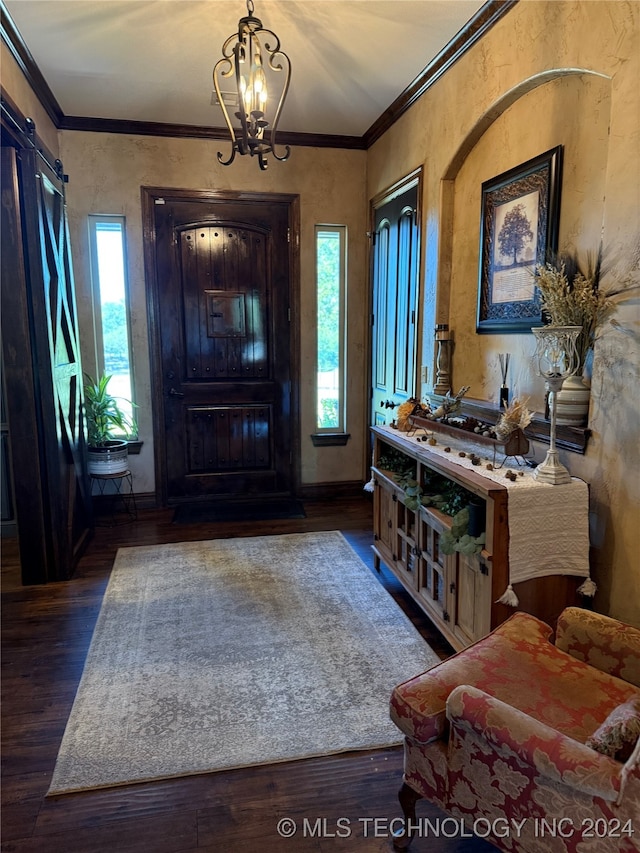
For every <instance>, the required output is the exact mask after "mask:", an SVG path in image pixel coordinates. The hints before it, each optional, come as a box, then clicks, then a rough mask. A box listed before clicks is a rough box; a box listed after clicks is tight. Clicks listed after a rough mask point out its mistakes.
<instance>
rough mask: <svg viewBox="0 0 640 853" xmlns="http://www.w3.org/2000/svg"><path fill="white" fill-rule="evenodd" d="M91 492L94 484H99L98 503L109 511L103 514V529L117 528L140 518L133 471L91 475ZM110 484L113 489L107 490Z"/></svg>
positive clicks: (101, 524)
mask: <svg viewBox="0 0 640 853" xmlns="http://www.w3.org/2000/svg"><path fill="white" fill-rule="evenodd" d="M89 476H90V477H91V486H92V488H91V491H92V493H93V483H94V482H95V483H96V484H97V488H98V492H97V494H96V497H97V498H98V501H99V502H100V503H101V504H102V505H103V506H104V507H105V508H107V507H108V511H106V512H104V513H103V514H102V518H103V519H104V520H103V521H102V522H100V523H99V526H102V527H115V526H116V525H118V524H128V523H130V522H132V521H136V519H137V518H138V508H137V506H136V497H135V495H134V493H133V478H132V476H131V471H129V470H127V471H122V472H120V473H119V474H90V475H89ZM109 483H111V484H112V487H109V488H107V486H108V485H109Z"/></svg>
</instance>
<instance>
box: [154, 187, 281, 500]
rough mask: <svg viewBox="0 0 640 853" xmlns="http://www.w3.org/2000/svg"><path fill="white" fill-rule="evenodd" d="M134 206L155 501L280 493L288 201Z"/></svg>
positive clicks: (169, 197) (189, 200)
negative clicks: (143, 254) (152, 350)
mask: <svg viewBox="0 0 640 853" xmlns="http://www.w3.org/2000/svg"><path fill="white" fill-rule="evenodd" d="M172 193H173V194H172ZM143 195H144V196H145V197H146V203H145V209H146V211H147V213H148V217H149V218H151V219H152V228H153V234H154V240H153V245H154V252H153V255H154V256H153V258H151V257H150V256H149V253H148V255H147V259H148V261H149V262H152V267H148V268H149V269H151V268H152V269H153V270H154V275H153V276H152V278H153V279H154V280H155V287H154V288H153V291H154V299H153V307H154V310H153V312H152V315H151V323H152V324H153V325H154V329H153V330H152V331H153V333H154V337H155V340H156V353H157V365H156V367H157V370H156V383H155V388H156V395H155V396H156V406H157V408H158V409H159V417H158V420H157V421H156V423H157V424H158V426H159V430H157V433H158V432H159V435H158V434H156V444H157V454H158V456H157V463H158V464H157V465H156V471H157V473H159V478H160V482H159V485H160V488H161V492H163V498H164V500H165V501H166V502H168V503H177V502H180V501H183V500H187V499H193V498H204V497H228V496H245V495H273V494H290V493H292V492H293V491H294V490H295V483H296V476H295V470H296V469H295V465H294V452H293V450H294V435H295V430H294V426H293V422H294V419H295V413H294V404H293V400H294V395H293V393H292V392H293V383H292V372H295V371H292V365H293V364H294V363H295V356H294V346H293V341H294V339H295V336H294V334H292V319H293V316H294V312H293V300H292V292H291V291H292V288H291V257H290V249H291V243H290V234H291V229H292V225H291V222H290V220H291V216H292V210H291V207H292V201H293V199H292V198H291V197H286V198H285V197H282V196H278V197H274V198H273V199H269V198H267V197H260V198H259V199H258V198H255V197H254V198H252V197H251V195H250V194H242V196H241V197H233V196H231V195H230V194H226V195H225V196H222V197H220V196H217V195H216V194H213V193H211V194H206V193H203V194H200V193H193V194H190V193H188V192H182V193H176V191H171V190H151V189H145V190H143ZM158 439H159V440H158Z"/></svg>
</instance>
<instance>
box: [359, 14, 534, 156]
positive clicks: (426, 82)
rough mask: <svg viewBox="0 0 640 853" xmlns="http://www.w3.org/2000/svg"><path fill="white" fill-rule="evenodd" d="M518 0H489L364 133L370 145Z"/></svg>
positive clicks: (368, 146)
mask: <svg viewBox="0 0 640 853" xmlns="http://www.w3.org/2000/svg"><path fill="white" fill-rule="evenodd" d="M517 3H518V0H489V2H488V3H485V4H484V6H482V7H481V8H480V9H478V11H477V12H476V14H475V15H474V16H473V18H471V19H470V20H469V21H468V22H467V24H465V26H464V27H463V28H462V29H461V30H460V32H459V33H458V34H457V35H455V36H454V37H453V38H452V39H451V41H450V42H449V43H448V44H447V45H446V46H445V47H444V48H443V49H442V50H441V51H440V53H439V54H438V55H437V56H436V57H434V58H433V59H432V60H431V62H430V63H429V64H428V65H427V67H426V68H425V69H424V70H423V71H421V72H420V74H419V75H418V76H417V77H416V79H415V80H414V81H413V82H412V83H410V84H409V85H408V86H407V88H406V89H405V90H404V92H402V94H401V95H399V96H398V97H397V98H396V100H395V101H394V102H393V103H392V104H391V106H390V107H388V108H387V109H386V110H385V111H384V112H383V113H382V115H381V116H380V117H379V118H377V119H376V121H374V123H373V124H372V125H371V127H370V128H369V130H367V131H366V133H365V134H364V136H363V139H364V140H365V143H366V147H367V148H370V147H371V146H372V145H373V143H374V142H376V141H377V140H378V139H380V137H381V136H382V135H383V134H384V133H386V131H387V130H389V128H390V127H391V126H392V125H393V124H395V122H397V121H398V119H399V118H400V116H401V115H403V114H404V113H406V112H407V110H408V109H409V108H410V107H411V106H413V104H415V102H416V101H417V100H418V99H419V98H421V97H422V95H424V93H425V92H426V91H427V89H429V88H430V87H431V86H433V84H434V83H435V82H436V81H437V80H439V79H440V77H442V75H443V74H444V73H445V72H446V71H448V70H449V69H450V68H451V66H452V65H453V64H454V63H455V62H457V61H458V59H460V57H461V56H463V55H464V54H465V53H466V52H467V51H468V50H469V49H470V48H471V47H473V45H474V44H475V43H476V42H477V41H479V40H480V39H481V38H482V37H483V36H484V35H485V34H486V33H487V32H488V31H489V30H490V29H491V27H493V26H494V24H497V23H498V21H499V20H501V19H502V18H503V17H504V16H505V15H506V14H507V12H509V11H510V10H511V9H512V8H513V7H514V6H515V5H516V4H517Z"/></svg>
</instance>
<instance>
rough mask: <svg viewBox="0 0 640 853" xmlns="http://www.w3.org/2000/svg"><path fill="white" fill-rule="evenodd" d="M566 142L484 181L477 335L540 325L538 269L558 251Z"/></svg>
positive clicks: (519, 330)
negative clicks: (535, 276)
mask: <svg viewBox="0 0 640 853" xmlns="http://www.w3.org/2000/svg"><path fill="white" fill-rule="evenodd" d="M561 182H562V146H561V145H559V146H558V147H557V148H552V149H551V150H550V151H546V152H545V153H544V154H540V155H539V156H538V157H534V158H533V160H529V161H528V162H526V163H523V164H522V165H521V166H517V167H516V168H515V169H510V170H509V171H508V172H504V173H503V174H502V175H498V177H496V178H492V179H491V180H490V181H485V182H484V183H483V184H482V213H481V220H480V275H479V278H480V281H479V287H478V319H477V326H476V330H477V331H478V332H479V333H494V334H495V333H497V332H524V331H529V330H530V329H531V327H532V326H536V325H540V324H541V323H542V312H541V307H540V300H539V298H538V294H537V290H536V286H535V278H534V275H535V268H536V266H537V265H538V264H544V263H546V261H547V260H548V259H549V258H550V257H551V256H553V255H554V254H555V253H556V252H557V250H558V222H559V219H560V188H561Z"/></svg>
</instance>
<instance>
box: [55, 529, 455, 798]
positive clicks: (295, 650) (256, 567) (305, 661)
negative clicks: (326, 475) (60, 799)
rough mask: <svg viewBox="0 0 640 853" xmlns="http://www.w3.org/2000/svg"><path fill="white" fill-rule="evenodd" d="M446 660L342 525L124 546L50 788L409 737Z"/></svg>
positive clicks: (317, 752) (333, 750)
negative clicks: (406, 703)
mask: <svg viewBox="0 0 640 853" xmlns="http://www.w3.org/2000/svg"><path fill="white" fill-rule="evenodd" d="M437 661H438V658H437V655H436V654H435V652H433V651H432V649H430V648H429V646H428V645H427V644H426V643H425V641H424V640H423V639H422V638H421V637H420V635H419V634H418V633H417V631H416V630H415V628H414V627H413V625H412V624H411V622H410V621H409V620H408V619H407V618H406V617H405V615H404V614H403V613H402V611H401V610H400V609H399V608H398V606H397V605H396V604H395V602H394V601H393V599H392V598H391V596H390V595H389V594H388V593H387V592H386V590H385V589H384V588H383V587H382V586H381V585H380V584H379V583H378V581H377V580H376V578H375V577H374V576H373V574H372V572H371V571H370V570H369V569H368V568H367V567H366V566H365V564H364V563H363V562H362V561H361V560H360V558H359V557H358V556H357V555H356V553H355V552H354V551H353V550H352V549H351V547H350V546H349V544H348V543H347V541H346V540H345V539H344V537H343V536H342V534H341V533H339V532H337V531H331V532H322V533H302V534H293V535H286V536H285V535H281V536H260V537H250V538H239V539H217V540H212V541H207V542H189V543H178V544H170V545H160V546H143V547H136V548H122V549H120V550H119V551H118V554H117V557H116V561H115V564H114V567H113V571H112V574H111V578H110V581H109V584H108V587H107V590H106V592H105V596H104V600H103V604H102V608H101V611H100V614H99V617H98V621H97V623H96V628H95V631H94V635H93V639H92V641H91V645H90V648H89V653H88V656H87V661H86V664H85V668H84V672H83V675H82V678H81V681H80V685H79V687H78V692H77V695H76V699H75V702H74V705H73V708H72V711H71V715H70V718H69V721H68V723H67V727H66V730H65V733H64V737H63V740H62V744H61V747H60V752H59V754H58V759H57V762H56V766H55V771H54V774H53V779H52V781H51V787H50V789H49V792H48V793H49V795H53V794H61V793H65V792H70V791H78V790H84V789H90V788H104V787H110V786H114V785H124V784H128V783H131V782H142V781H148V780H151V779H159V778H169V777H174V776H186V775H191V774H198V773H209V772H212V771H218V770H223V769H229V768H232V767H246V766H250V765H258V764H270V763H272V762H278V761H288V760H292V759H300V758H305V757H310V756H318V755H327V754H331V753H337V752H343V751H348V750H361V749H372V748H375V747H386V746H390V745H392V744H395V743H400V742H401V736H400V733H399V731H398V730H397V729H396V727H395V726H394V725H393V724H392V723H391V721H390V719H389V696H390V693H391V690H392V688H393V687H394V685H396V684H397V683H399V682H401V681H403V680H405V679H407V678H410V677H411V676H413V675H416V674H417V673H419V672H422V671H423V670H425V669H428V668H429V667H430V666H432V665H433V664H434V663H437Z"/></svg>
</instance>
